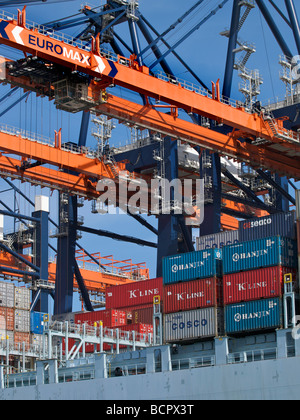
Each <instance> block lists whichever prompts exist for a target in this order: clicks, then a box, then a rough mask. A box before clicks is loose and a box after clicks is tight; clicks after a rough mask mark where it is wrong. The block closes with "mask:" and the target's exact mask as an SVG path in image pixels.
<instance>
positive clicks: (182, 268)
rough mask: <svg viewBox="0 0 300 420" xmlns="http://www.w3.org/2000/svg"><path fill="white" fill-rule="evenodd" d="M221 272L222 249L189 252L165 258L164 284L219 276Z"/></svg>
mask: <svg viewBox="0 0 300 420" xmlns="http://www.w3.org/2000/svg"><path fill="white" fill-rule="evenodd" d="M221 272H222V251H221V250H220V249H208V250H205V251H196V252H189V253H186V254H179V255H174V256H170V257H166V258H164V259H163V282H164V284H171V283H177V282H180V281H189V280H196V279H203V278H204V279H205V278H209V277H219V276H220V275H221Z"/></svg>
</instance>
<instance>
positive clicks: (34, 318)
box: [30, 311, 49, 334]
mask: <svg viewBox="0 0 300 420" xmlns="http://www.w3.org/2000/svg"><path fill="white" fill-rule="evenodd" d="M48 320H49V314H46V313H43V312H34V311H32V312H30V332H31V333H34V334H43V332H44V326H45V323H46V322H47V321H48Z"/></svg>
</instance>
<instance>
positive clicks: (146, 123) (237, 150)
mask: <svg viewBox="0 0 300 420" xmlns="http://www.w3.org/2000/svg"><path fill="white" fill-rule="evenodd" d="M95 110H96V112H99V114H104V115H107V116H109V117H111V118H116V119H119V120H121V121H124V122H129V123H132V125H137V126H139V127H143V128H145V129H149V130H152V131H154V132H155V131H158V132H160V133H163V134H165V135H168V136H171V137H172V138H173V139H174V140H177V139H179V140H182V141H184V142H186V143H188V144H193V145H197V146H201V147H203V148H206V149H210V150H212V151H214V152H218V153H220V154H221V155H223V156H226V157H231V158H234V159H237V160H239V161H243V162H246V163H248V164H250V165H251V166H253V167H254V168H255V167H258V168H263V169H266V170H270V171H271V172H274V171H276V172H277V173H279V174H281V175H286V176H288V177H290V178H296V179H300V159H299V158H300V142H299V143H296V142H295V143H289V145H288V147H287V148H286V143H285V142H284V141H283V140H281V142H278V143H276V144H275V145H274V144H273V143H268V142H266V144H261V145H260V146H256V145H253V144H251V143H249V142H247V141H241V140H240V137H241V133H240V132H239V131H233V132H232V133H230V134H229V135H225V134H221V133H218V132H216V131H213V130H210V129H208V128H205V127H201V126H198V125H196V124H193V123H191V122H188V121H185V120H182V119H179V118H175V117H173V116H172V115H169V114H164V113H162V112H159V111H157V110H155V109H154V108H153V107H151V106H143V105H139V104H135V103H133V102H130V101H127V100H126V99H122V98H118V97H115V96H112V95H108V99H107V102H106V103H103V104H101V105H98V106H97V107H96V108H95Z"/></svg>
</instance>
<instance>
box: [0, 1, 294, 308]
mask: <svg viewBox="0 0 300 420" xmlns="http://www.w3.org/2000/svg"><path fill="white" fill-rule="evenodd" d="M203 2H204V0H199V1H197V2H196V3H195V4H194V5H193V6H192V7H190V8H189V10H188V11H187V12H186V13H185V14H183V15H182V16H181V17H180V18H179V19H178V20H177V21H176V22H175V23H174V24H173V25H171V26H170V28H168V29H167V30H166V31H164V32H163V33H162V34H159V33H158V32H157V31H156V30H155V28H154V27H153V26H152V25H151V24H150V23H149V22H148V20H147V19H146V18H145V17H144V16H143V14H142V13H141V11H140V9H139V4H138V1H136V0H128V1H127V0H107V2H106V4H105V5H104V6H101V7H97V8H96V9H92V8H91V7H88V6H85V7H83V9H82V10H81V15H80V17H71V18H66V19H60V20H58V21H55V22H49V23H47V24H44V25H41V24H37V23H32V22H29V21H27V18H26V8H24V9H23V10H22V11H21V10H19V11H18V14H17V15H15V16H13V15H11V14H10V13H8V12H1V13H0V43H1V44H2V45H5V46H8V47H10V48H12V49H13V50H19V51H21V52H23V53H24V58H22V59H19V60H12V59H11V58H7V57H3V58H2V59H1V74H0V78H1V80H2V82H3V83H8V84H10V85H11V86H13V87H14V89H17V88H22V89H24V90H25V91H26V92H35V93H36V94H38V95H43V96H47V97H49V99H50V100H54V103H55V105H56V107H58V108H59V109H62V110H64V111H67V112H70V113H77V112H82V125H81V131H80V135H79V140H78V143H76V144H70V143H66V142H64V141H63V138H62V135H61V132H60V131H57V132H56V136H55V141H54V142H53V143H52V144H50V143H49V142H45V141H44V140H42V139H36V138H31V137H30V136H28V135H26V133H22V132H21V131H19V132H17V131H13V130H10V129H8V128H7V127H6V126H2V127H1V129H0V150H1V156H0V173H1V175H2V176H3V177H12V178H18V179H22V180H23V181H27V182H30V183H32V184H39V185H42V186H46V187H49V188H51V189H57V190H59V191H60V202H59V214H60V221H59V226H58V234H57V241H58V244H57V252H58V258H57V263H56V268H55V269H56V276H55V296H54V299H55V309H54V311H55V313H57V314H58V313H64V312H70V311H71V310H72V296H73V287H74V274H75V276H76V280H77V283H78V285H79V288H80V290H81V293H82V296H83V299H84V301H85V304H86V307H87V308H88V309H90V310H91V309H92V306H91V304H90V302H89V297H88V294H87V287H86V282H85V281H84V278H83V276H82V273H81V272H80V269H79V268H78V264H77V262H76V258H75V253H76V240H77V239H76V235H77V231H78V230H83V231H86V232H91V233H94V234H98V235H105V234H106V235H109V233H108V232H106V233H105V232H103V231H100V230H97V229H92V228H88V227H84V226H80V224H79V222H78V214H77V207H78V201H77V200H78V197H84V198H85V199H90V200H92V199H97V197H99V195H100V192H99V191H97V182H98V181H99V180H101V179H108V180H113V181H114V182H115V183H116V185H117V188H118V183H119V182H120V179H121V178H120V176H121V177H123V179H124V177H125V179H126V180H127V181H129V180H135V181H136V182H137V185H138V181H139V180H144V181H145V182H148V183H149V180H150V179H151V178H153V177H154V176H155V177H157V178H160V179H161V178H164V179H168V180H169V181H172V180H174V179H178V178H182V179H185V178H191V179H196V178H199V177H201V178H203V179H204V180H205V213H204V217H205V219H204V220H205V222H204V223H203V224H202V225H201V226H200V231H201V235H205V234H213V233H218V232H219V231H220V230H221V229H222V228H225V229H226V228H227V229H228V228H234V227H235V226H236V218H251V217H253V215H255V214H263V213H262V212H265V214H267V213H276V212H278V211H279V212H280V211H288V209H289V205H290V203H291V204H294V203H295V200H294V198H293V196H292V195H290V194H289V191H288V186H289V183H290V184H291V185H293V184H292V182H291V179H295V180H296V181H298V180H300V163H299V162H300V160H299V156H300V135H299V132H298V131H297V130H298V128H299V125H298V124H299V121H298V120H299V111H298V105H297V104H299V102H300V100H299V95H298V91H297V90H295V86H296V85H297V81H295V80H291V86H290V89H291V90H290V97H288V96H287V98H286V102H284V103H281V104H277V105H276V106H273V107H271V108H270V107H269V108H268V107H262V105H261V103H260V102H259V101H258V100H257V97H258V94H259V86H260V84H261V80H260V78H259V76H258V75H257V74H256V73H251V72H248V71H247V70H246V67H245V65H246V63H247V60H248V59H249V57H250V55H251V53H252V52H254V49H253V48H252V47H250V46H249V45H247V44H245V43H243V42H241V41H240V40H239V32H240V30H241V28H242V27H243V25H244V24H245V22H246V20H247V18H248V16H249V14H250V13H251V11H252V9H253V8H254V7H257V8H258V9H259V11H260V12H261V14H262V16H263V17H264V19H265V21H266V22H267V24H268V26H269V27H270V29H271V31H272V33H273V35H274V38H275V40H276V41H277V43H278V45H279V46H280V48H281V50H282V52H283V54H284V59H283V63H286V66H285V67H284V68H285V69H287V68H288V66H290V70H292V64H291V63H292V57H293V56H295V55H297V53H299V54H300V33H299V24H298V18H297V14H296V10H295V5H294V2H293V0H285V5H286V11H287V15H286V14H285V12H284V11H282V10H280V9H279V8H278V6H277V5H276V4H275V2H274V1H269V5H268V7H266V1H263V0H256V1H255V2H254V1H252V0H244V1H241V0H233V2H231V3H232V16H231V25H230V29H229V31H225V32H224V33H223V35H224V36H227V37H228V52H227V60H226V65H225V74H224V77H223V79H222V82H223V86H222V88H221V83H220V82H221V77H220V79H219V80H218V81H216V82H215V83H212V85H211V87H208V86H207V85H206V84H205V83H204V82H203V80H202V79H201V78H200V77H199V75H197V74H196V73H195V72H194V71H193V70H192V69H191V68H190V66H189V65H188V64H187V63H186V62H185V61H184V60H183V59H182V58H181V57H180V56H179V55H178V53H177V52H176V48H177V47H178V46H179V45H180V43H182V42H184V41H185V39H186V38H187V37H188V36H189V35H191V34H192V33H193V32H194V31H195V30H197V29H199V28H200V27H201V26H202V25H204V24H205V23H206V22H207V21H208V20H209V19H210V18H212V17H213V16H214V15H215V14H216V13H217V12H218V11H219V10H221V9H222V8H223V7H224V6H225V5H226V4H227V3H229V0H223V1H220V2H219V4H218V5H217V7H216V8H213V9H211V10H210V12H209V13H208V14H207V15H206V16H205V17H204V18H203V19H202V20H201V21H199V22H197V25H195V26H194V27H193V28H192V29H191V30H190V31H189V32H188V33H187V34H186V35H185V36H184V37H182V38H181V39H180V40H179V41H178V42H176V44H174V45H173V46H171V45H169V44H168V43H167V41H166V40H165V37H166V35H167V34H168V33H169V32H170V31H172V30H173V29H174V28H175V27H177V26H178V25H180V24H181V23H182V22H183V21H184V20H185V19H186V18H187V17H188V16H190V15H191V13H193V12H195V11H197V8H198V7H199V6H200V5H201V4H202V3H203ZM37 3H38V2H37ZM0 4H1V3H0ZM271 8H272V11H273V10H274V13H276V14H278V15H279V17H280V19H283V20H284V21H285V23H287V24H288V27H289V30H291V33H292V34H293V36H294V38H295V44H296V48H291V47H290V46H289V45H287V43H286V41H285V39H284V37H283V36H282V34H281V32H280V29H279V27H278V25H277V24H276V22H275V19H274V17H273V15H272V13H271V10H270V9H271ZM124 23H127V24H128V27H129V33H130V40H131V45H128V44H127V43H126V42H125V41H124V39H123V38H122V37H120V36H118V34H117V29H116V28H117V26H118V25H121V24H124ZM82 25H84V29H83V30H81V32H79V33H78V34H77V36H75V37H70V36H68V35H65V34H64V33H62V32H61V31H64V30H67V29H69V28H76V27H77V26H82ZM138 31H140V32H138ZM140 35H142V36H143V38H144V40H145V41H146V47H144V48H143V46H142V44H141V42H140ZM159 43H164V44H165V45H166V46H167V51H166V52H165V53H162V52H161V50H160V47H159ZM122 48H125V50H122ZM150 50H151V51H152V53H153V55H154V57H155V58H154V61H153V63H152V64H151V65H150V66H149V65H146V64H145V62H144V56H145V54H146V53H148V51H150ZM239 52H242V53H244V56H243V57H242V59H241V60H239V61H238V60H237V54H238V53H239ZM169 54H172V55H174V56H175V57H176V59H178V60H179V62H180V63H181V65H183V66H184V67H185V69H186V70H187V71H188V72H189V73H190V75H191V76H192V77H193V78H194V79H195V82H186V81H184V80H181V79H179V78H178V77H176V74H175V72H174V71H173V70H172V68H171V66H170V64H169V62H168V59H167V56H168V55H169ZM158 66H159V67H160V68H161V71H159V72H158V71H157V68H158ZM234 69H238V70H239V72H240V75H241V77H242V79H243V80H246V82H247V83H246V84H245V85H243V88H242V89H241V92H242V93H243V94H244V95H245V101H244V102H242V101H233V100H232V99H230V96H231V90H232V83H233V72H234ZM220 76H221V75H220ZM282 79H283V81H285V83H286V84H287V86H288V81H287V80H288V78H287V73H286V74H285V77H283V78H282ZM116 87H120V88H122V89H126V90H127V91H130V92H134V93H136V94H138V95H137V96H136V97H138V98H139V99H138V100H136V101H132V100H128V99H125V98H124V97H120V95H117V94H115V92H116V89H115V88H116ZM288 99H290V101H288ZM287 105H288V106H287ZM91 112H93V113H95V114H96V115H99V116H101V115H102V116H103V115H104V116H107V117H108V118H109V119H111V118H113V119H117V120H118V121H119V122H121V123H124V124H126V125H129V126H131V127H134V128H135V129H140V130H148V133H149V136H148V140H149V141H148V142H144V143H143V142H136V144H134V145H133V147H131V148H130V149H120V150H116V149H114V148H110V147H109V145H108V147H106V149H105V152H102V154H99V153H98V154H96V155H95V154H94V153H92V152H91V151H90V150H89V149H88V148H87V147H86V138H87V131H88V124H89V118H90V113H91ZM184 147H187V148H189V150H193V151H194V152H195V153H196V154H197V156H198V166H197V165H196V166H191V165H185V164H180V162H179V153H180V150H181V151H182V148H184ZM224 158H225V159H227V160H226V163H224ZM228 159H231V161H234V162H238V163H241V164H242V165H243V167H244V168H247V169H245V172H244V177H243V176H236V174H233V173H232V171H231V170H230V169H229V167H228V165H229V164H230V161H228ZM133 162H135V163H133ZM249 168H250V169H249ZM250 175H251V176H250ZM246 179H248V181H249V179H250V181H251V182H250V181H249V182H248V183H247V182H245V180H246ZM266 194H268V195H271V196H272V200H271V202H266V201H262V200H261V198H260V196H264V195H266ZM173 198H174V197H173ZM149 199H150V197H149ZM171 200H172V197H171ZM174 206H175V204H174V200H173V207H172V206H171V207H172V208H171V212H170V214H158V215H157V218H158V229H155V228H153V227H152V226H151V225H150V224H149V223H147V222H146V220H145V219H144V218H142V217H141V216H140V215H137V214H133V217H135V218H136V220H137V221H139V222H140V223H142V224H143V225H144V226H146V227H148V228H149V229H150V230H151V231H152V232H154V233H156V234H157V237H158V241H157V245H156V244H151V243H146V242H145V241H142V240H138V239H137V238H128V237H127V238H126V237H124V236H123V237H121V235H119V237H118V235H116V234H111V235H112V237H115V239H121V240H128V241H133V242H136V243H140V244H141V245H146V246H154V247H157V276H161V274H162V264H161V261H162V258H163V257H164V256H166V255H172V254H176V253H177V252H188V251H192V250H194V245H193V241H192V235H191V226H189V225H188V224H187V223H186V221H187V217H186V215H183V214H180V215H178V214H176V212H175V208H174ZM148 208H149V207H148ZM44 213H45V212H44V211H42V210H40V211H37V212H34V213H33V214H32V216H31V219H32V220H31V222H34V223H36V226H37V227H36V229H37V230H38V231H39V234H38V235H39V237H40V238H41V239H40V241H39V244H40V249H42V247H47V240H46V239H47V233H45V226H47V223H48V220H47V217H46V216H45V214H44ZM146 213H147V214H148V213H149V212H146ZM18 217H19V218H21V216H20V215H19V216H18ZM25 217H26V216H24V218H25ZM44 219H45V220H44ZM43 220H44V221H43ZM198 227H199V226H198ZM1 247H2V250H3V251H5V252H8V253H10V254H12V255H13V257H14V258H17V259H18V260H19V261H20V262H21V263H22V264H23V272H24V273H26V275H27V276H29V277H31V278H32V279H34V278H35V279H36V278H37V279H46V278H47V279H48V275H49V273H48V261H47V260H45V259H43V258H40V259H37V260H36V261H38V262H36V264H32V262H30V261H28V260H27V261H26V260H24V257H22V256H20V255H19V254H17V253H14V254H13V253H11V250H9V249H8V248H7V247H5V245H1ZM38 253H39V252H38ZM39 254H40V255H41V252H40V253H39ZM24 264H25V266H27V267H28V266H29V267H30V269H31V271H29V272H28V270H26V269H25V268H24ZM6 265H7V266H9V265H10V264H9V263H7V264H6ZM41 267H42V268H41ZM2 271H3V270H2ZM8 272H9V270H8ZM24 273H23V274H24ZM15 274H16V273H15ZM89 287H90V286H89ZM42 296H43V294H42V293H40V294H39V299H40V302H42ZM43 305H44V304H43V303H40V308H42V309H43V310H44V311H45V306H43Z"/></svg>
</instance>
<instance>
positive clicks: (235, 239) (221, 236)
mask: <svg viewBox="0 0 300 420" xmlns="http://www.w3.org/2000/svg"><path fill="white" fill-rule="evenodd" d="M239 242H240V240H239V231H238V230H228V231H226V232H220V233H216V234H214V235H207V236H201V237H200V238H197V243H196V246H197V251H204V250H205V249H211V248H223V247H224V246H226V245H234V244H238V243H239Z"/></svg>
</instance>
